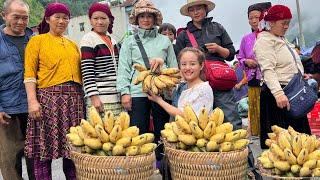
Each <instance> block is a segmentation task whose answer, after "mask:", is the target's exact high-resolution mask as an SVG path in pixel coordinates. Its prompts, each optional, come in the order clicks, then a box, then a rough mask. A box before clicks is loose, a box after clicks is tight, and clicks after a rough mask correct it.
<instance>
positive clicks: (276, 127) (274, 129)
mask: <svg viewBox="0 0 320 180" xmlns="http://www.w3.org/2000/svg"><path fill="white" fill-rule="evenodd" d="M271 130H272V132H274V133H276V134H279V133H280V132H282V131H285V129H283V128H281V127H279V126H277V125H273V126H271Z"/></svg>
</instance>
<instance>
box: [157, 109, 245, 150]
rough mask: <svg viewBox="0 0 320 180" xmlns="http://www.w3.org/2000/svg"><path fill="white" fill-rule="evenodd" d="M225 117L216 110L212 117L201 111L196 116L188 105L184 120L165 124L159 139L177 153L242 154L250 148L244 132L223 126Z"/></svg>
mask: <svg viewBox="0 0 320 180" xmlns="http://www.w3.org/2000/svg"><path fill="white" fill-rule="evenodd" d="M223 120H224V113H223V111H222V110H221V109H220V108H215V109H214V110H213V112H212V113H211V114H209V112H208V111H207V109H206V108H205V107H203V108H202V109H201V111H200V114H199V115H198V116H197V115H196V114H195V112H194V111H193V109H192V107H191V106H190V105H187V106H185V107H184V110H183V117H182V116H179V115H177V116H176V117H175V121H174V122H171V123H166V124H165V129H164V130H162V131H161V135H162V137H163V138H165V139H166V140H167V141H168V142H171V143H177V144H176V145H177V148H178V149H183V150H189V151H193V152H214V151H220V152H228V151H233V150H241V149H243V148H245V147H246V146H247V145H248V144H249V140H248V139H246V137H247V130H244V129H239V130H235V131H233V125H232V124H231V123H223Z"/></svg>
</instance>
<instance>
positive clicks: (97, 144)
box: [83, 138, 102, 149]
mask: <svg viewBox="0 0 320 180" xmlns="http://www.w3.org/2000/svg"><path fill="white" fill-rule="evenodd" d="M83 143H84V144H85V145H87V146H88V147H90V148H91V149H101V148H102V143H101V141H100V139H98V138H84V140H83Z"/></svg>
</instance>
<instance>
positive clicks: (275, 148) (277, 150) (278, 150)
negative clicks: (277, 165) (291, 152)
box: [270, 144, 286, 160]
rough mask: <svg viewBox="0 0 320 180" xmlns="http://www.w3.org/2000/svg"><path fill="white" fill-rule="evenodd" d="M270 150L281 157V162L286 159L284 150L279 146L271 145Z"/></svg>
mask: <svg viewBox="0 0 320 180" xmlns="http://www.w3.org/2000/svg"><path fill="white" fill-rule="evenodd" d="M270 150H271V152H273V153H274V154H276V155H277V156H279V158H280V159H281V160H285V159H286V158H285V155H284V152H283V150H282V149H281V148H280V147H279V146H278V145H277V144H271V147H270Z"/></svg>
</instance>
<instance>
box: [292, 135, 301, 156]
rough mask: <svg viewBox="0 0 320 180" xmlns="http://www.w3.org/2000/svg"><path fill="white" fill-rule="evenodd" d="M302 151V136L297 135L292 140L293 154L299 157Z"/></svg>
mask: <svg viewBox="0 0 320 180" xmlns="http://www.w3.org/2000/svg"><path fill="white" fill-rule="evenodd" d="M301 149H302V143H301V138H300V135H296V136H294V137H293V139H292V152H293V154H294V155H295V156H296V157H298V155H299V153H300V151H301Z"/></svg>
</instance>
